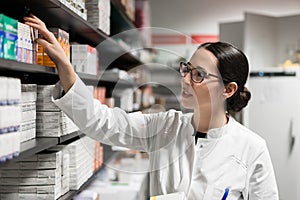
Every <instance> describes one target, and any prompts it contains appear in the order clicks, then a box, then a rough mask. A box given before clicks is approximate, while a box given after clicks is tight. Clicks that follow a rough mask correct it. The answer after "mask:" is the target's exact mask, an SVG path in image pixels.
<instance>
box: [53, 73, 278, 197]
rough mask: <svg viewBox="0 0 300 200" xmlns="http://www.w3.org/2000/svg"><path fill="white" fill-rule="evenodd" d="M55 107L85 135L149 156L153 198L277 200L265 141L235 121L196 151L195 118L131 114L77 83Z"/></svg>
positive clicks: (173, 114) (172, 112)
mask: <svg viewBox="0 0 300 200" xmlns="http://www.w3.org/2000/svg"><path fill="white" fill-rule="evenodd" d="M61 92H62V88H61V86H60V85H59V83H58V84H57V85H56V87H55V89H54V93H53V98H54V99H53V101H54V103H55V104H56V105H57V106H58V107H59V108H60V109H61V110H63V111H64V112H65V113H66V114H67V115H68V116H69V117H70V118H71V119H73V121H74V122H75V124H77V126H78V127H79V128H80V130H81V131H82V132H83V133H85V134H86V135H88V136H90V137H92V138H94V139H96V140H99V141H101V142H103V143H106V144H109V145H117V146H123V147H128V148H131V149H137V150H141V151H145V152H148V153H149V157H150V166H149V171H150V195H151V196H153V195H159V194H169V193H173V192H178V191H183V192H185V194H186V195H187V196H188V199H189V200H196V199H197V200H198V199H204V200H221V199H222V196H223V193H224V190H225V188H229V189H230V192H229V196H228V198H227V200H237V199H248V198H249V199H250V200H277V199H278V191H277V185H276V181H275V176H274V171H273V166H272V163H271V159H270V156H269V152H268V149H267V146H266V143H265V141H264V140H263V139H262V138H261V137H259V136H258V135H256V134H255V133H253V132H252V131H250V130H249V129H247V128H245V127H244V126H242V125H240V124H239V123H238V122H236V121H235V120H234V119H233V118H232V117H230V119H229V122H228V124H227V125H225V126H224V127H221V128H216V129H212V130H210V131H209V132H208V138H207V139H198V143H197V145H195V141H194V137H193V136H192V135H193V133H194V128H193V126H192V123H191V119H192V115H193V114H192V113H189V114H183V113H182V112H180V111H175V110H170V111H167V112H160V113H158V114H142V113H141V112H135V113H130V114H127V113H126V112H124V111H123V110H121V109H119V108H113V109H111V108H108V107H107V106H106V105H102V104H101V103H100V102H99V101H98V100H94V99H93V96H92V94H91V93H90V92H89V90H88V89H87V87H86V86H85V85H84V83H83V82H82V81H81V80H80V79H79V78H78V77H77V79H76V82H75V83H74V85H73V86H72V87H71V89H70V90H69V91H68V92H67V93H66V94H65V95H64V96H63V97H61Z"/></svg>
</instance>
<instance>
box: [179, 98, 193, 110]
mask: <svg viewBox="0 0 300 200" xmlns="http://www.w3.org/2000/svg"><path fill="white" fill-rule="evenodd" d="M181 105H182V106H183V108H185V109H194V103H193V101H191V100H187V99H182V100H181Z"/></svg>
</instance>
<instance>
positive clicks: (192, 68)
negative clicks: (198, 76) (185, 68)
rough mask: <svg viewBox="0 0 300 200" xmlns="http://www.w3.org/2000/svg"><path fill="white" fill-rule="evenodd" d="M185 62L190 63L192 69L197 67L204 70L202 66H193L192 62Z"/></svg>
mask: <svg viewBox="0 0 300 200" xmlns="http://www.w3.org/2000/svg"><path fill="white" fill-rule="evenodd" d="M186 64H188V65H190V66H191V67H192V69H197V68H200V69H201V70H203V71H204V72H206V70H205V69H204V68H203V67H200V66H199V65H197V66H196V67H195V65H193V64H192V63H190V62H187V63H186Z"/></svg>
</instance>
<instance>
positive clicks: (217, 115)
mask: <svg viewBox="0 0 300 200" xmlns="http://www.w3.org/2000/svg"><path fill="white" fill-rule="evenodd" d="M205 111H206V112H205ZM227 120H228V119H227V115H226V113H225V111H224V110H222V111H219V112H211V111H207V110H204V109H201V112H200V109H198V111H197V112H194V117H193V123H194V127H195V129H196V130H197V131H199V132H204V133H206V132H208V130H210V129H213V128H220V127H222V126H224V125H225V124H227Z"/></svg>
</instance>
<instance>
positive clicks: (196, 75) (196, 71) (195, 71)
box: [179, 62, 222, 83]
mask: <svg viewBox="0 0 300 200" xmlns="http://www.w3.org/2000/svg"><path fill="white" fill-rule="evenodd" d="M189 66H191V67H189ZM179 71H180V74H181V76H182V77H185V76H186V75H187V73H190V76H191V78H192V80H193V81H194V82H195V83H201V82H202V81H203V80H204V79H205V78H209V77H210V76H211V77H215V78H218V79H222V78H221V77H219V76H217V75H214V74H210V73H208V72H206V71H205V70H204V69H203V68H202V67H199V66H197V67H193V65H192V64H191V63H190V62H187V63H185V62H180V69H179Z"/></svg>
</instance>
